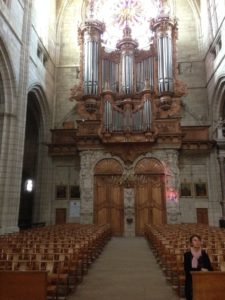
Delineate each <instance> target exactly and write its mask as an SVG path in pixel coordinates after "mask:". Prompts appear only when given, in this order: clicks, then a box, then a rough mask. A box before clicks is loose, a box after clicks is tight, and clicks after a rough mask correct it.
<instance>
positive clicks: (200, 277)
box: [192, 271, 225, 300]
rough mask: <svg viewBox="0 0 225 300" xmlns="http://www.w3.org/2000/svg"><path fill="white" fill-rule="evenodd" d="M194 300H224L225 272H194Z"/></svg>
mask: <svg viewBox="0 0 225 300" xmlns="http://www.w3.org/2000/svg"><path fill="white" fill-rule="evenodd" d="M192 281H193V299H194V300H224V298H225V272H218V271H213V272H192Z"/></svg>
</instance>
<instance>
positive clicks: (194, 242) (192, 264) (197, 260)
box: [184, 234, 212, 300]
mask: <svg viewBox="0 0 225 300" xmlns="http://www.w3.org/2000/svg"><path fill="white" fill-rule="evenodd" d="M190 244H191V248H190V250H189V251H187V252H186V253H184V271H185V276H186V279H185V296H186V299H187V300H192V277H191V272H192V271H212V266H211V263H210V260H209V257H208V255H207V253H206V252H205V251H204V250H202V248H201V238H200V236H199V235H197V234H194V235H192V236H191V237H190Z"/></svg>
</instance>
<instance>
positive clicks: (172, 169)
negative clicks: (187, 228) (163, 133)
mask: <svg viewBox="0 0 225 300" xmlns="http://www.w3.org/2000/svg"><path fill="white" fill-rule="evenodd" d="M165 163H166V208H167V223H180V205H179V187H180V170H179V167H178V151H177V150H166V158H165Z"/></svg>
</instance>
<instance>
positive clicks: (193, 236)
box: [190, 234, 202, 243]
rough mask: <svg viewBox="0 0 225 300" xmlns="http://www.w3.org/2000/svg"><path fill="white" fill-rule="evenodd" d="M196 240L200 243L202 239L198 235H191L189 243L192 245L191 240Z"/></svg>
mask: <svg viewBox="0 0 225 300" xmlns="http://www.w3.org/2000/svg"><path fill="white" fill-rule="evenodd" d="M195 237H196V238H197V239H199V241H201V240H202V239H201V237H200V235H198V234H193V235H192V236H191V237H190V243H192V240H193V238H195Z"/></svg>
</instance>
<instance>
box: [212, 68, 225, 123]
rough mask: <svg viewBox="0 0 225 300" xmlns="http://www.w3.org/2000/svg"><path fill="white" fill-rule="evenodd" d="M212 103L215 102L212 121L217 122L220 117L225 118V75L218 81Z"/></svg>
mask: <svg viewBox="0 0 225 300" xmlns="http://www.w3.org/2000/svg"><path fill="white" fill-rule="evenodd" d="M212 101H213V110H212V111H213V116H212V119H213V120H214V121H216V120H218V119H219V117H224V116H225V74H223V75H222V76H220V77H219V78H218V80H217V83H216V85H215V89H214V93H213V97H212Z"/></svg>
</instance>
